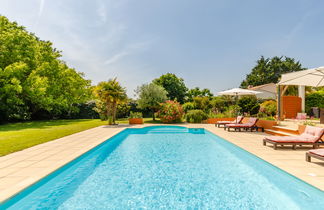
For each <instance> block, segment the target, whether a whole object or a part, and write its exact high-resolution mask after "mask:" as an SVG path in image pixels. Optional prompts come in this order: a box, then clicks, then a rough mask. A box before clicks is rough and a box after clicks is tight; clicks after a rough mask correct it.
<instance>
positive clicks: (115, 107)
mask: <svg viewBox="0 0 324 210" xmlns="http://www.w3.org/2000/svg"><path fill="white" fill-rule="evenodd" d="M116 112H117V103H116V102H114V104H113V113H112V120H113V124H116Z"/></svg>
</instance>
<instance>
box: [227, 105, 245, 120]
mask: <svg viewBox="0 0 324 210" xmlns="http://www.w3.org/2000/svg"><path fill="white" fill-rule="evenodd" d="M223 114H224V117H236V116H237V115H241V107H240V106H238V105H232V106H229V107H228V108H227V109H226V111H225V112H223Z"/></svg>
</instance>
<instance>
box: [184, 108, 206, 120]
mask: <svg viewBox="0 0 324 210" xmlns="http://www.w3.org/2000/svg"><path fill="white" fill-rule="evenodd" d="M185 118H186V121H187V122H189V123H201V122H202V121H203V120H207V118H208V115H207V114H206V113H205V112H203V111H202V110H190V111H188V113H187V114H186V116H185Z"/></svg>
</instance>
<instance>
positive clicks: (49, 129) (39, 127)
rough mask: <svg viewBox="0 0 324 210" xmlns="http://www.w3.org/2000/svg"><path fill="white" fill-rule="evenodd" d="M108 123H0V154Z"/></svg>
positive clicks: (122, 121) (147, 119)
mask: <svg viewBox="0 0 324 210" xmlns="http://www.w3.org/2000/svg"><path fill="white" fill-rule="evenodd" d="M117 123H119V124H128V119H127V118H125V119H119V120H117ZM144 123H161V121H160V120H157V121H153V120H152V118H144ZM106 124H107V121H100V120H98V119H95V120H88V119H84V120H49V121H32V122H23V123H10V124H5V125H0V156H4V155H7V154H10V153H13V152H16V151H19V150H23V149H26V148H28V147H32V146H35V145H37V144H41V143H44V142H48V141H51V140H54V139H57V138H61V137H63V136H67V135H70V134H73V133H77V132H80V131H83V130H87V129H90V128H94V127H97V126H100V125H106Z"/></svg>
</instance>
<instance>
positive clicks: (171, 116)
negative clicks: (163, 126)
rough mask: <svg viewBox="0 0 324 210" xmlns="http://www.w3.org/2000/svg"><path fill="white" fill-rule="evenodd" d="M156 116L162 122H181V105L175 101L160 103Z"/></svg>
mask: <svg viewBox="0 0 324 210" xmlns="http://www.w3.org/2000/svg"><path fill="white" fill-rule="evenodd" d="M160 105H161V108H160V110H159V111H158V113H157V116H158V117H159V118H160V120H161V121H162V122H163V123H173V122H181V119H182V116H183V110H182V106H181V105H180V103H179V102H177V101H166V102H165V103H161V104H160Z"/></svg>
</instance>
